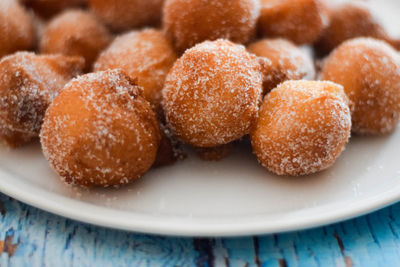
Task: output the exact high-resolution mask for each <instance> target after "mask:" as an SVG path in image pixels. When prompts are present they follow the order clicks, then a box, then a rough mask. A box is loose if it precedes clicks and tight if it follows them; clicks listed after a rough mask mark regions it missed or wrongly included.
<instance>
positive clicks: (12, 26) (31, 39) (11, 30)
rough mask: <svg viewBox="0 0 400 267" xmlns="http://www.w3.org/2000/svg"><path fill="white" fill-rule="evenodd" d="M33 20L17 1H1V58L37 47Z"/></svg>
mask: <svg viewBox="0 0 400 267" xmlns="http://www.w3.org/2000/svg"><path fill="white" fill-rule="evenodd" d="M35 39H36V38H35V29H34V26H33V18H32V17H31V16H30V15H29V14H28V12H27V11H26V10H25V9H24V8H23V7H22V6H21V5H20V4H19V3H18V2H17V1H16V0H1V1H0V58H1V57H3V56H5V55H8V54H11V53H14V52H16V51H20V50H29V49H31V48H33V46H34V45H35Z"/></svg>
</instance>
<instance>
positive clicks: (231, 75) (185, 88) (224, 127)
mask: <svg viewBox="0 0 400 267" xmlns="http://www.w3.org/2000/svg"><path fill="white" fill-rule="evenodd" d="M162 93H163V107H164V111H165V115H166V119H167V122H168V123H169V125H170V127H171V129H172V130H173V132H174V133H175V134H176V135H177V136H178V137H179V138H180V139H181V140H183V141H184V142H186V143H188V144H191V145H193V146H195V147H215V146H219V145H223V144H227V143H229V142H232V141H234V140H236V139H238V138H240V137H242V136H244V135H246V134H248V133H249V131H250V127H251V125H252V123H253V122H254V120H255V118H256V116H257V112H258V106H259V103H260V100H261V94H262V74H261V67H260V65H259V63H258V60H257V58H256V57H255V56H253V55H251V54H249V53H248V52H246V49H245V48H244V47H243V46H241V45H236V44H233V43H231V42H229V41H226V40H217V41H213V42H211V41H206V42H203V43H201V44H198V45H196V46H195V47H193V48H191V49H189V50H187V51H186V52H185V54H183V56H182V57H181V58H180V59H178V60H177V61H176V63H175V64H174V66H173V67H172V69H171V71H170V73H169V74H168V76H167V79H166V82H165V87H164V89H163V91H162Z"/></svg>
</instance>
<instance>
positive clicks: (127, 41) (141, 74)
mask: <svg viewBox="0 0 400 267" xmlns="http://www.w3.org/2000/svg"><path fill="white" fill-rule="evenodd" d="M175 60H176V54H175V52H174V49H173V47H172V45H171V44H170V42H169V40H168V39H167V38H166V37H165V36H164V34H163V33H162V32H161V31H158V30H153V29H145V30H142V31H133V32H129V33H126V34H124V35H121V36H120V37H118V38H116V39H115V40H114V42H113V43H112V44H111V45H110V46H109V47H108V48H107V49H106V50H105V51H104V52H103V53H102V54H101V55H100V56H99V58H98V60H97V61H96V64H95V66H94V69H95V71H99V70H107V69H115V68H120V69H122V70H124V72H125V73H127V74H128V75H129V76H130V77H131V78H133V79H136V81H137V83H138V85H139V86H141V87H142V88H143V96H144V97H145V98H146V100H148V101H149V102H150V103H151V104H152V106H153V107H154V109H155V110H160V109H161V106H160V103H161V90H162V88H163V86H164V81H165V78H166V76H167V74H168V71H169V70H170V69H171V67H172V65H173V64H174V62H175Z"/></svg>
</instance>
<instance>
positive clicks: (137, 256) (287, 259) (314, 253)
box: [0, 194, 400, 267]
mask: <svg viewBox="0 0 400 267" xmlns="http://www.w3.org/2000/svg"><path fill="white" fill-rule="evenodd" d="M0 214H1V215H0V216H1V224H0V266H248V267H250V266H279V267H283V266H395V265H398V264H399V263H400V239H399V237H400V204H396V205H393V206H390V207H388V208H385V209H383V210H380V211H377V212H375V213H372V214H370V215H367V216H363V217H360V218H357V219H353V220H349V221H346V222H343V223H339V224H334V225H331V226H325V227H320V228H317V229H312V230H306V231H298V232H292V233H284V234H276V235H266V236H253V237H241V238H207V239H204V238H172V237H164V236H152V235H145V234H135V233H129V232H124V231H118V230H111V229H106V228H102V227H96V226H91V225H88V224H84V223H79V222H75V221H71V220H69V219H65V218H62V217H59V216H55V215H52V214H49V213H47V212H44V211H42V210H39V209H36V208H33V207H30V206H27V205H25V204H22V203H21V202H18V201H16V200H14V199H12V198H10V197H8V196H6V195H3V194H0Z"/></svg>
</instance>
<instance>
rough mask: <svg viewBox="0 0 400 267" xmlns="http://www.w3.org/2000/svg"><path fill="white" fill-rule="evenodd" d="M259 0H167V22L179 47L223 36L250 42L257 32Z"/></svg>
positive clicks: (165, 25) (168, 32) (182, 48)
mask: <svg viewBox="0 0 400 267" xmlns="http://www.w3.org/2000/svg"><path fill="white" fill-rule="evenodd" d="M258 15H259V3H258V0H209V1H203V0H166V1H165V5H164V9H163V26H164V29H165V31H166V33H167V36H168V37H169V38H171V40H172V41H173V43H174V45H175V47H176V48H177V50H178V51H180V52H184V51H185V50H186V49H188V48H191V47H192V46H194V45H195V44H197V43H200V42H203V41H207V40H210V41H213V40H216V39H219V38H225V39H229V40H231V41H233V42H236V43H246V42H248V41H249V40H250V38H251V37H252V36H253V34H254V32H255V26H256V21H257V18H258Z"/></svg>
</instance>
